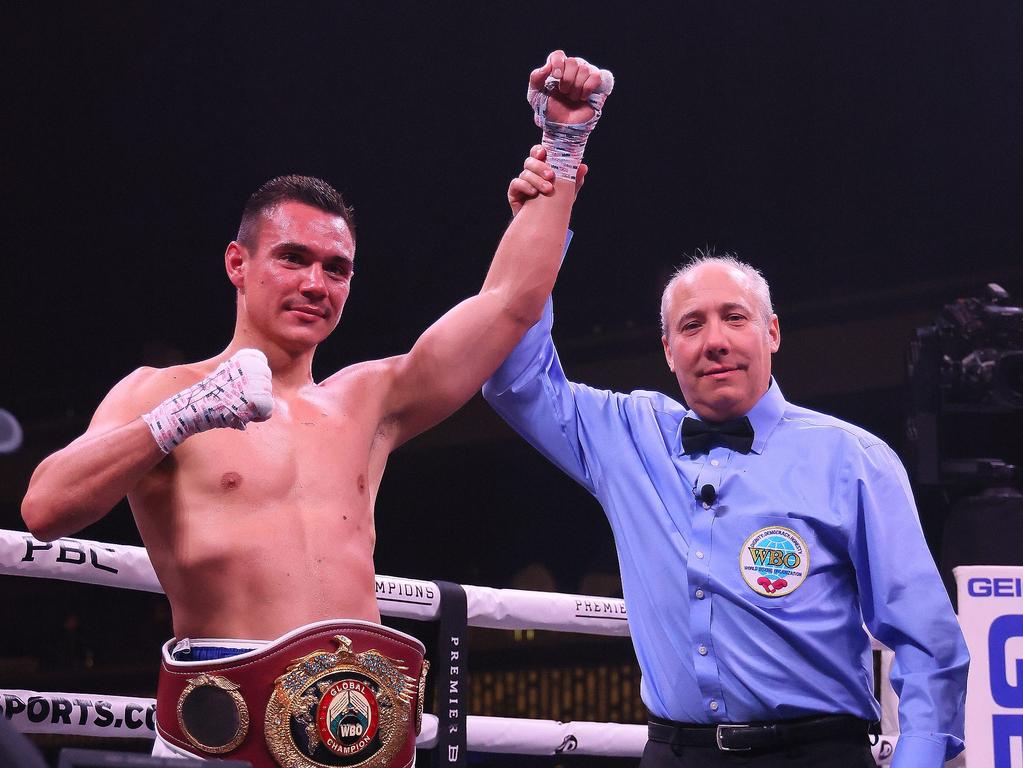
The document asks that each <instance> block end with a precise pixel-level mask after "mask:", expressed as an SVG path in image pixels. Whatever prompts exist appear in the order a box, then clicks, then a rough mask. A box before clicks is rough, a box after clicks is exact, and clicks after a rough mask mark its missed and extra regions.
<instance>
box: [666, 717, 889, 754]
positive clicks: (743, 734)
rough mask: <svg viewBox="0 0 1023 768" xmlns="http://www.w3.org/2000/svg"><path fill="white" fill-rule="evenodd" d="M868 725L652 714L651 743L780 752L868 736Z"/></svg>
mask: <svg viewBox="0 0 1023 768" xmlns="http://www.w3.org/2000/svg"><path fill="white" fill-rule="evenodd" d="M868 727H869V723H867V721H866V720H860V719H859V718H857V717H852V716H851V715H823V716H821V717H809V718H803V719H800V720H778V721H775V722H773V723H721V724H719V725H700V724H696V723H676V722H675V721H674V720H664V719H663V718H660V717H654V716H653V715H651V717H650V722H649V723H648V728H649V738H650V741H658V742H661V743H663V744H671V745H672V746H682V747H717V748H718V749H720V750H722V751H723V752H746V751H749V750H753V749H779V748H781V747H789V746H793V745H795V744H806V743H808V742H811V741H827V740H829V739H849V738H854V737H865V736H866V735H867V730H868Z"/></svg>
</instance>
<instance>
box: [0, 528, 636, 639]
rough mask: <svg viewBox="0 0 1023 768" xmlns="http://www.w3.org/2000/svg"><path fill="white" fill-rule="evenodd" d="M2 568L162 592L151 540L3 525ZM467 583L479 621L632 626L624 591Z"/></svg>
mask: <svg viewBox="0 0 1023 768" xmlns="http://www.w3.org/2000/svg"><path fill="white" fill-rule="evenodd" d="M0 574H5V575H9V576H31V577H35V578H43V579H62V580H64V581H77V582H84V583H86V584H99V585H102V586H107V587H120V588H121V589H135V590H142V591H145V592H159V593H162V592H163V588H162V587H161V586H160V582H159V581H158V580H157V578H156V573H155V572H154V571H153V565H152V563H151V562H150V561H149V555H148V554H147V553H146V550H145V548H144V547H133V546H128V545H124V544H104V543H101V542H96V541H87V540H85V539H68V538H64V539H57V540H56V541H53V542H48V543H47V542H41V541H38V540H36V539H35V538H33V536H32V534H30V533H27V532H24V531H4V530H0ZM463 588H464V589H465V595H466V603H467V607H468V614H469V616H468V618H469V626H472V627H487V628H490V629H547V630H553V631H559V632H578V633H581V634H589V635H618V636H627V635H628V634H629V622H628V620H627V617H626V613H625V601H624V600H622V599H621V598H619V597H588V596H585V595H566V594H559V593H555V592H527V591H524V590H520V589H493V588H491V587H474V586H471V585H465V586H464V587H463ZM376 596H377V603H378V605H379V607H380V613H381V614H383V615H384V616H391V617H394V618H401V619H419V620H421V621H431V620H434V619H436V618H437V616H438V615H439V614H440V591H439V590H438V589H437V585H436V584H434V583H433V582H432V581H419V580H416V579H404V578H400V577H397V576H381V575H378V576H377V577H376Z"/></svg>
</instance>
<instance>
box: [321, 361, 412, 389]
mask: <svg viewBox="0 0 1023 768" xmlns="http://www.w3.org/2000/svg"><path fill="white" fill-rule="evenodd" d="M398 360H399V358H397V357H386V358H382V359H379V360H366V361H363V362H361V363H354V364H352V365H349V366H347V367H345V368H342V369H341V370H340V371H338V372H337V373H335V374H334V375H332V376H330V377H328V378H327V379H324V381H323V382H322V383H321V384H320V388H321V389H322V390H323V391H324V392H327V393H330V394H332V395H335V396H337V397H345V396H348V395H357V396H359V397H360V398H369V399H373V398H374V397H378V396H382V395H383V394H384V393H385V392H386V391H387V390H388V389H389V388H390V386H391V385H393V383H394V379H395V377H396V375H397V371H398V368H397V364H398Z"/></svg>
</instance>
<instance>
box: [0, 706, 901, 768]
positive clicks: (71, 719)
mask: <svg viewBox="0 0 1023 768" xmlns="http://www.w3.org/2000/svg"><path fill="white" fill-rule="evenodd" d="M155 712H156V699H145V698H132V697H130V696H94V695H91V694H85V693H38V692H36V691H22V690H0V715H2V716H3V717H4V718H6V719H7V720H8V721H10V722H11V723H12V724H13V725H14V728H15V730H18V731H21V732H22V733H46V734H59V735H69V736H96V737H102V738H128V739H155V738H156V731H155V729H154V726H153V716H154V713H155ZM646 737H647V730H646V726H643V725H626V724H623V723H594V722H587V721H584V720H577V721H573V722H567V723H562V722H558V721H556V720H525V719H520V718H513V717H483V716H480V715H469V716H468V717H467V718H466V747H467V748H468V750H469V751H470V752H489V753H502V754H511V755H556V754H569V753H570V754H576V755H597V756H604V757H640V756H641V755H642V754H643V747H644V746H645V745H646ZM897 740H898V737H897V736H896V737H888V736H884V737H881V739H879V740H878V741H877V743H876V744H874V745H872V750H873V753H874V760H875V762H877V763H878V764H879V765H883V764H886V763H887V762H888V761H889V760H890V758H891V753H892V750H893V749H894V747H895V744H896V742H897ZM436 744H437V718H436V717H435V716H434V715H430V714H424V715H423V730H422V732H421V733H420V734H419V737H418V738H417V739H416V747H417V748H418V749H432V748H433V747H435V746H436Z"/></svg>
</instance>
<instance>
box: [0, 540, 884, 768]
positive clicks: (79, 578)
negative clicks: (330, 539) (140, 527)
mask: <svg viewBox="0 0 1023 768" xmlns="http://www.w3.org/2000/svg"><path fill="white" fill-rule="evenodd" d="M0 574H4V575H9V576H28V577H33V578H48V579H60V580H64V581H76V582H81V583H87V584H98V585H102V586H108V587H120V588H121V589H134V590H142V591H146V592H157V593H162V592H163V588H162V587H161V586H160V582H159V581H158V580H157V578H156V573H155V572H154V571H153V565H152V563H151V562H150V560H149V555H148V553H147V552H146V550H145V548H144V547H134V546H128V545H124V544H106V543H101V542H96V541H88V540H85V539H70V538H62V539H57V540H55V541H53V542H41V541H38V540H37V539H35V538H34V537H33V536H32V534H30V533H27V532H25V531H5V530H0ZM463 589H464V590H465V593H466V602H467V608H468V622H469V625H470V626H473V627H487V628H491V629H509V630H514V629H545V630H551V631H560V632H576V633H581V634H593V635H617V636H626V635H628V634H629V623H628V616H627V613H626V610H625V601H624V600H622V599H621V598H613V597H588V596H584V595H568V594H560V593H555V592H528V591H524V590H518V589H493V588H491V587H476V586H472V585H463ZM376 597H377V604H378V606H379V608H380V613H381V614H382V615H384V616H391V617H394V618H403V619H419V620H422V621H431V620H435V619H436V618H437V617H438V616H439V614H440V591H439V589H438V588H437V585H436V584H435V583H434V582H432V581H419V580H416V579H405V578H400V577H396V576H382V575H377V576H376ZM872 643H873V646H874V649H875V650H878V649H881V648H882V646H880V645H879V644H878V643H877V642H876V641H873V639H872ZM886 706H888V702H886ZM0 708H2V713H0V716H2V717H4V718H6V719H7V720H9V721H11V722H12V723H13V725H14V727H15V728H16V729H17V730H19V731H22V732H23V733H49V734H54V733H56V734H69V735H86V736H104V737H125V738H143V739H146V738H148V739H153V738H155V731H154V729H153V713H154V712H155V710H156V701H155V700H154V699H146V698H133V697H125V696H103V695H94V694H83V693H38V692H35V691H23V690H2V689H0ZM466 739H467V748H468V749H469V751H470V752H491V753H507V754H518V755H555V754H562V753H574V754H579V755H602V756H606V757H639V756H640V755H642V753H643V747H644V745H645V744H646V739H647V729H646V726H643V725H629V724H622V723H594V722H586V721H574V722H566V723H562V722H558V721H554V720H529V719H522V718H508V717H484V716H480V715H468V716H467V718H466ZM897 740H898V736H881V737H880V738H879V739H876V740H875V743H873V744H872V747H871V749H872V751H873V754H874V759H875V761H876V762H877V763H878V765H886V764H888V763H889V762H890V760H891V754H892V750H893V748H894V745H895V743H896V742H897ZM436 743H437V718H436V717H435V716H434V715H430V714H425V715H423V729H422V732H421V733H420V735H419V738H418V739H417V740H416V746H417V747H419V748H422V749H429V748H431V747H433V746H435V745H436Z"/></svg>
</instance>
